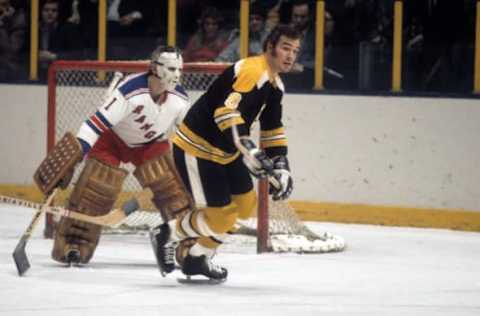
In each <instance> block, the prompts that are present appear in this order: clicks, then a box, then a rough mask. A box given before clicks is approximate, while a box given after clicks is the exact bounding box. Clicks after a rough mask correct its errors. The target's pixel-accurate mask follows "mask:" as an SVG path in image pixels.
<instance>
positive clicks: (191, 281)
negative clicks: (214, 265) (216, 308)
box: [177, 276, 227, 285]
mask: <svg viewBox="0 0 480 316" xmlns="http://www.w3.org/2000/svg"><path fill="white" fill-rule="evenodd" d="M225 281H227V279H192V278H191V277H188V276H187V277H186V278H177V282H178V283H181V284H191V285H217V284H222V283H224V282H225Z"/></svg>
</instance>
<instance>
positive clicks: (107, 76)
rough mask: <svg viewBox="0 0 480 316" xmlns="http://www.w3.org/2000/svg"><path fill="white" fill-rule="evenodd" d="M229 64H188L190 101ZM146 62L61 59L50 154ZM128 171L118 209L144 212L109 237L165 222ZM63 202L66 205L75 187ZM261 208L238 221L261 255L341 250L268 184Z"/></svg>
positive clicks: (52, 85) (55, 68)
mask: <svg viewBox="0 0 480 316" xmlns="http://www.w3.org/2000/svg"><path fill="white" fill-rule="evenodd" d="M226 66H227V65H225V64H215V63H186V64H185V65H184V73H183V76H182V84H183V86H184V87H185V89H186V90H187V92H188V94H189V96H190V98H191V101H192V103H193V102H194V101H195V100H196V99H197V98H198V97H199V96H200V95H201V93H202V92H203V91H205V90H206V89H207V88H208V87H209V85H210V84H211V83H212V82H213V80H215V78H216V77H217V76H218V75H219V74H220V73H221V72H222V71H223V70H224V69H225V67H226ZM147 69H148V63H147V62H146V61H138V62H132V61H128V62H119V61H112V62H96V61H57V62H54V63H53V64H52V65H51V67H50V68H49V77H48V133H47V135H48V139H47V147H48V148H47V150H50V149H51V148H52V147H53V146H54V144H55V141H56V140H58V139H60V138H61V137H62V136H63V135H64V134H65V133H66V132H67V131H72V132H76V131H77V130H78V128H79V127H80V125H81V124H82V122H83V121H84V120H85V119H86V118H87V117H89V116H90V115H91V114H92V113H94V112H95V110H96V108H97V107H98V106H99V105H101V104H102V101H103V100H104V98H105V95H106V91H107V90H108V87H109V85H110V83H111V82H112V80H117V78H119V77H120V76H121V75H126V74H128V73H133V72H142V71H147ZM122 167H123V168H125V169H127V170H129V171H130V175H129V176H128V177H127V179H126V180H125V182H124V185H123V193H122V195H121V196H120V198H119V201H118V202H117V205H116V206H119V205H120V204H121V203H123V202H124V201H126V200H127V199H129V198H130V197H132V196H134V197H136V198H137V199H138V200H139V201H140V205H141V206H142V210H141V211H138V212H135V213H134V214H132V215H131V216H129V217H128V218H127V220H126V221H125V222H124V223H122V225H121V226H120V227H117V228H115V229H108V230H106V231H108V232H109V233H122V234H127V233H138V232H145V231H147V230H148V229H149V228H151V227H154V226H156V225H158V224H160V223H161V221H162V220H161V217H160V216H159V213H158V212H156V211H155V207H154V206H153V205H152V203H151V201H150V199H151V193H150V192H148V191H147V190H143V189H142V188H141V186H140V185H139V183H138V182H137V180H136V179H135V177H133V175H132V174H131V171H133V168H134V167H133V166H132V165H130V164H126V165H122ZM81 170H82V166H79V167H77V168H76V173H75V176H74V178H73V181H72V184H74V183H75V182H76V179H77V178H78V176H79V173H80V171H81ZM72 184H71V185H70V188H69V190H67V191H66V192H65V194H64V196H63V198H62V199H60V200H59V201H58V202H57V203H64V200H65V198H67V196H68V194H69V191H71V186H72ZM257 191H258V197H259V198H258V200H259V208H258V212H257V216H255V217H254V218H252V219H249V220H247V221H243V222H239V223H238V225H239V227H240V228H239V230H238V231H239V233H242V234H247V235H251V236H255V242H256V244H257V251H258V252H266V251H276V252H302V253H310V252H312V253H319V252H331V251H341V250H343V249H344V247H345V243H344V240H343V239H342V238H341V237H339V236H335V235H332V234H330V233H326V232H322V233H318V232H313V231H311V230H310V229H309V228H308V227H307V226H306V225H305V224H304V223H303V222H302V221H301V220H300V218H299V217H298V215H297V214H296V212H295V211H294V210H293V209H292V208H291V207H290V205H289V204H288V203H287V202H285V201H281V202H273V201H271V200H270V199H269V197H268V184H267V183H266V182H265V181H260V182H259V183H258V184H257ZM57 220H58V219H55V218H53V217H52V216H48V217H47V222H46V229H45V235H46V236H47V237H51V236H52V235H53V231H54V229H55V223H56V221H57Z"/></svg>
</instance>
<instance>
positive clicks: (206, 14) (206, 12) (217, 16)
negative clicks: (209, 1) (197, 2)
mask: <svg viewBox="0 0 480 316" xmlns="http://www.w3.org/2000/svg"><path fill="white" fill-rule="evenodd" d="M207 18H211V19H214V20H216V21H217V22H218V23H219V24H220V23H221V22H222V21H223V16H222V14H221V13H220V11H219V10H218V9H217V8H215V7H205V9H203V11H202V14H201V15H200V18H199V19H198V22H199V24H200V26H202V25H203V23H204V22H205V20H206V19H207Z"/></svg>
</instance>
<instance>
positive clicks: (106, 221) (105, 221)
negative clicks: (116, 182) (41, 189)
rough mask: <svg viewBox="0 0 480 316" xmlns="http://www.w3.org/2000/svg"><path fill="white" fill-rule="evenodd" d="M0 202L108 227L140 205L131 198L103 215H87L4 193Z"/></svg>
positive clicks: (124, 217)
mask: <svg viewBox="0 0 480 316" xmlns="http://www.w3.org/2000/svg"><path fill="white" fill-rule="evenodd" d="M0 202H2V203H7V204H12V205H18V206H26V207H31V208H37V209H43V208H45V212H46V213H50V214H53V215H58V216H63V217H68V218H71V219H76V220H79V221H82V222H86V223H91V224H96V225H100V226H109V227H116V226H118V225H119V224H121V223H122V222H123V220H124V219H126V218H127V217H128V216H129V215H131V214H132V213H133V212H135V211H136V210H138V208H139V207H140V206H139V204H138V201H137V199H135V198H133V199H130V200H129V201H127V202H125V203H124V204H123V206H122V208H119V209H114V210H111V211H110V212H108V213H107V214H105V215H99V216H92V215H87V214H83V213H79V212H76V211H72V210H69V209H66V208H63V207H60V206H48V205H47V204H40V203H34V202H31V201H27V200H22V199H16V198H12V197H9V196H4V195H0ZM45 206H46V207H45Z"/></svg>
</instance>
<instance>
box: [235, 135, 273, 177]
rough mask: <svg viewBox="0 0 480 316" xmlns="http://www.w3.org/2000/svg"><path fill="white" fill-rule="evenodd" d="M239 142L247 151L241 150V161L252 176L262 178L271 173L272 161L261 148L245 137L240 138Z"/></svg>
mask: <svg viewBox="0 0 480 316" xmlns="http://www.w3.org/2000/svg"><path fill="white" fill-rule="evenodd" d="M240 143H241V145H242V146H243V147H244V149H245V150H246V151H247V152H244V151H243V150H241V152H242V153H243V163H244V164H245V166H246V167H247V168H248V170H249V171H250V173H251V174H252V175H253V176H254V177H256V178H264V177H266V176H267V175H273V162H272V160H271V159H270V158H268V156H267V154H265V152H264V151H263V150H261V149H259V148H258V147H257V146H256V145H255V143H254V142H253V141H252V140H251V139H249V138H247V137H242V138H240Z"/></svg>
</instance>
